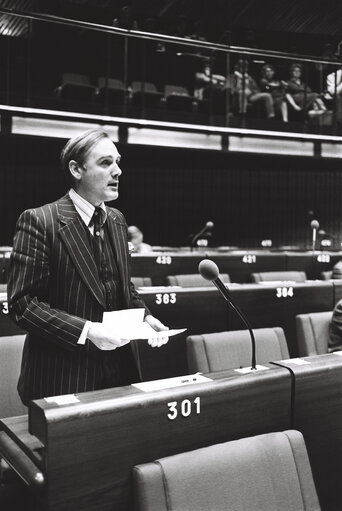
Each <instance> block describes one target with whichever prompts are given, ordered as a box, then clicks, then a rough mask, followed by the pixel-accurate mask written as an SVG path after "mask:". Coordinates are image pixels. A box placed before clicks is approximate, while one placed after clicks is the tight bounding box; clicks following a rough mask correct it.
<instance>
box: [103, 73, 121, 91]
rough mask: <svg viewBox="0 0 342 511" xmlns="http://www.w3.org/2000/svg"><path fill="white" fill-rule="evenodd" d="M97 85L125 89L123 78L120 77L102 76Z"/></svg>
mask: <svg viewBox="0 0 342 511" xmlns="http://www.w3.org/2000/svg"><path fill="white" fill-rule="evenodd" d="M97 86H98V88H99V89H104V88H107V89H120V90H123V89H124V88H125V87H124V84H123V81H122V80H119V79H118V78H106V77H105V76H100V77H99V78H98V80H97Z"/></svg>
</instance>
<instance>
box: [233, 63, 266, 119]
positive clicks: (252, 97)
mask: <svg viewBox="0 0 342 511" xmlns="http://www.w3.org/2000/svg"><path fill="white" fill-rule="evenodd" d="M230 87H231V91H232V94H233V95H234V96H235V99H237V103H238V111H239V113H240V114H245V113H246V112H247V106H248V105H249V104H254V103H260V104H263V105H264V108H265V111H266V117H267V118H268V119H271V118H273V117H274V107H273V98H272V95H271V94H270V93H269V92H260V89H259V87H258V86H257V84H256V82H255V80H254V78H252V77H251V76H250V75H249V74H248V60H246V59H239V60H238V61H237V63H236V64H235V68H234V74H233V75H232V76H231V77H230Z"/></svg>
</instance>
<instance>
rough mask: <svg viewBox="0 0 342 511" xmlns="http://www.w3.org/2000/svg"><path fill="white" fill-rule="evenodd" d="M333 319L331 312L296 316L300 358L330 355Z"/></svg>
mask: <svg viewBox="0 0 342 511" xmlns="http://www.w3.org/2000/svg"><path fill="white" fill-rule="evenodd" d="M331 317H332V312H331V311H328V312H312V313H310V314H299V315H298V316H296V330H297V342H298V352H299V355H300V356H309V355H321V354H323V353H328V341H329V323H330V320H331Z"/></svg>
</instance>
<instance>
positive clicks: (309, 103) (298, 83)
mask: <svg viewBox="0 0 342 511" xmlns="http://www.w3.org/2000/svg"><path fill="white" fill-rule="evenodd" d="M287 92H288V94H287V95H286V97H287V99H288V101H289V103H290V104H291V105H292V106H293V107H294V109H295V110H298V111H299V110H304V111H306V112H308V115H309V116H310V117H314V116H315V115H321V114H323V113H324V112H326V111H327V108H326V106H325V104H324V103H323V100H322V98H321V97H320V95H319V94H318V93H317V92H313V91H312V90H311V89H310V87H309V86H308V85H307V84H305V83H304V82H303V80H302V66H301V64H292V66H291V67H290V79H289V80H288V81H287ZM291 97H292V98H291ZM291 99H293V100H294V103H295V104H293V102H291Z"/></svg>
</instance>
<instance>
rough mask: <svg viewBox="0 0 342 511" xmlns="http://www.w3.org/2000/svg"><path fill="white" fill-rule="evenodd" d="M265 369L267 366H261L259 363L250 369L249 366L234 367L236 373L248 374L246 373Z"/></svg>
mask: <svg viewBox="0 0 342 511" xmlns="http://www.w3.org/2000/svg"><path fill="white" fill-rule="evenodd" d="M267 369H269V367H266V366H261V365H259V364H257V365H256V366H255V369H252V368H251V366H248V367H241V368H240V369H234V371H236V372H237V373H241V374H248V373H255V371H267Z"/></svg>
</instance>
